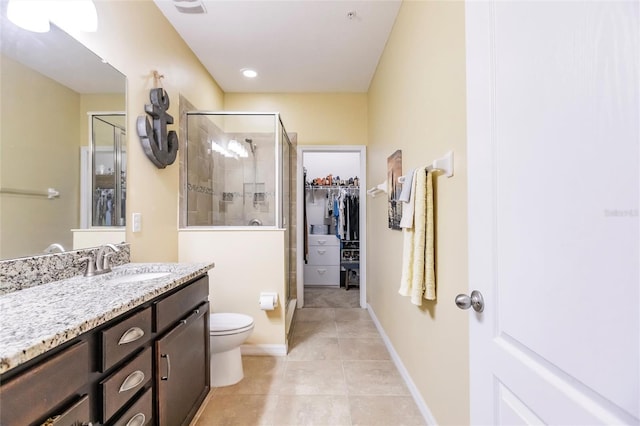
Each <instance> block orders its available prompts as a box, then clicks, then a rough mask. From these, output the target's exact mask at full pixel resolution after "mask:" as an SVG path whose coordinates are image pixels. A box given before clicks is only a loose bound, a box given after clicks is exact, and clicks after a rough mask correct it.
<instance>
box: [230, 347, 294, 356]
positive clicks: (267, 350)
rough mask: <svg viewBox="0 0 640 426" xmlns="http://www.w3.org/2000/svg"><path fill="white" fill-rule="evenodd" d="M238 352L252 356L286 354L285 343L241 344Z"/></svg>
mask: <svg viewBox="0 0 640 426" xmlns="http://www.w3.org/2000/svg"><path fill="white" fill-rule="evenodd" d="M240 353H241V354H242V355H252V356H287V345H242V346H240Z"/></svg>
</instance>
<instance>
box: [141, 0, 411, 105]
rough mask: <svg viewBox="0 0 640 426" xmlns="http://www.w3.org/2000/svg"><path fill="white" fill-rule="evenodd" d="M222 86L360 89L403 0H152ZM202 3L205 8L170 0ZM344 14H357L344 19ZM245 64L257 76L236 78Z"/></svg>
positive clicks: (270, 89) (363, 89)
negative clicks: (185, 9)
mask: <svg viewBox="0 0 640 426" xmlns="http://www.w3.org/2000/svg"><path fill="white" fill-rule="evenodd" d="M154 1H155V3H156V4H157V6H158V8H159V9H160V10H161V11H162V13H163V14H164V15H165V16H166V17H167V19H168V20H169V22H170V23H171V24H172V25H173V27H174V28H175V29H176V30H177V32H178V33H179V34H180V36H181V37H182V38H183V39H184V40H185V42H186V43H187V44H188V45H189V47H190V48H191V50H192V51H193V52H194V53H195V54H196V56H197V57H198V58H199V59H200V61H201V62H202V64H203V65H204V66H205V67H206V68H207V70H208V71H209V73H210V74H211V75H212V76H213V78H214V79H215V80H216V81H217V82H218V84H219V85H220V87H221V88H222V90H224V91H225V92H229V93H233V92H251V93H258V92H260V93H264V92H272V93H273V92H366V91H367V90H368V88H369V84H370V82H371V78H372V77H373V74H374V72H375V69H376V66H377V65H378V60H379V59H380V55H381V54H382V51H383V49H384V46H385V43H386V41H387V38H388V36H389V33H390V32H391V28H392V27H393V23H394V21H395V18H396V15H397V13H398V10H399V8H400V4H401V0H360V1H349V0H287V1H283V0H279V1H278V0H254V1H249V0H154ZM198 2H200V3H202V4H203V6H204V8H205V9H206V13H204V14H184V13H180V12H178V10H177V9H176V7H175V6H174V4H178V5H184V6H192V5H193V4H194V3H198ZM350 12H355V16H353V17H351V18H350V17H349V13H350ZM244 68H251V69H255V70H256V71H257V72H258V77H257V78H255V79H247V78H245V77H243V76H242V74H241V70H242V69H244Z"/></svg>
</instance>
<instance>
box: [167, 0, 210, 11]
mask: <svg viewBox="0 0 640 426" xmlns="http://www.w3.org/2000/svg"><path fill="white" fill-rule="evenodd" d="M173 5H174V6H175V7H176V9H178V12H180V13H189V14H196V13H207V9H205V8H204V4H203V3H202V1H201V0H173Z"/></svg>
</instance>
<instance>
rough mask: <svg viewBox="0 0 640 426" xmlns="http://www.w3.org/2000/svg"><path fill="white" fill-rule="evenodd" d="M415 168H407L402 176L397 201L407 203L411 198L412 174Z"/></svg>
mask: <svg viewBox="0 0 640 426" xmlns="http://www.w3.org/2000/svg"><path fill="white" fill-rule="evenodd" d="M415 172H416V169H411V170H409V173H407V174H406V175H405V177H404V183H403V184H402V192H400V196H399V197H398V201H402V202H403V203H408V202H409V200H411V188H412V187H413V175H414V174H415Z"/></svg>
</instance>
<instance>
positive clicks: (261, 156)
mask: <svg viewBox="0 0 640 426" xmlns="http://www.w3.org/2000/svg"><path fill="white" fill-rule="evenodd" d="M183 118H184V121H185V125H184V127H183V129H184V132H185V135H186V144H185V143H183V144H182V145H181V147H180V149H181V150H182V154H181V162H182V166H181V191H180V227H181V229H182V230H185V232H209V233H213V234H212V236H211V237H210V238H217V241H219V242H220V241H222V239H224V238H231V241H234V242H235V245H236V246H237V247H233V248H231V247H229V249H230V250H231V249H232V250H234V253H245V254H246V251H247V249H248V248H246V247H241V246H240V244H244V245H245V246H247V245H256V244H271V243H265V242H263V240H261V238H263V236H264V235H265V233H266V234H269V233H270V232H271V238H273V235H274V234H277V235H278V237H277V238H278V241H277V244H278V246H280V244H282V247H283V250H282V251H283V253H282V262H281V263H282V266H283V269H284V275H283V276H284V281H285V283H284V287H283V291H282V293H281V294H282V297H283V299H284V300H281V303H283V302H284V304H285V306H286V308H289V306H288V304H289V302H290V301H291V300H295V298H296V271H295V269H296V260H295V243H296V238H295V236H296V232H295V217H296V215H295V200H292V195H294V194H295V182H294V179H295V176H296V173H295V170H296V163H295V162H296V148H295V135H289V134H288V133H287V132H286V129H285V127H284V124H283V122H282V119H281V117H280V115H279V114H278V113H254V112H208V111H185V112H184V114H183ZM252 235H253V237H252ZM225 241H226V240H225ZM247 241H249V243H247ZM259 241H260V242H259ZM274 247H275V243H274ZM254 249H255V247H254ZM264 250H265V251H264V252H261V254H256V255H255V256H261V257H265V256H269V257H271V256H273V253H270V252H269V250H270V251H271V252H273V251H274V250H273V248H269V247H265V248H264ZM278 251H279V250H278ZM219 257H221V255H219ZM247 257H248V256H244V259H247ZM274 261H275V260H274ZM236 262H237V263H238V264H237V265H235V271H239V270H241V269H242V268H244V267H246V266H251V265H253V266H255V261H254V262H253V263H246V261H244V263H243V259H242V257H237V258H230V259H229V261H228V262H227V263H225V265H224V266H229V268H230V267H231V266H230V265H231V263H234V264H235V263H236ZM277 262H280V258H279V257H278V260H277ZM216 263H217V262H216ZM294 305H295V304H294ZM225 308H226V307H225Z"/></svg>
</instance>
